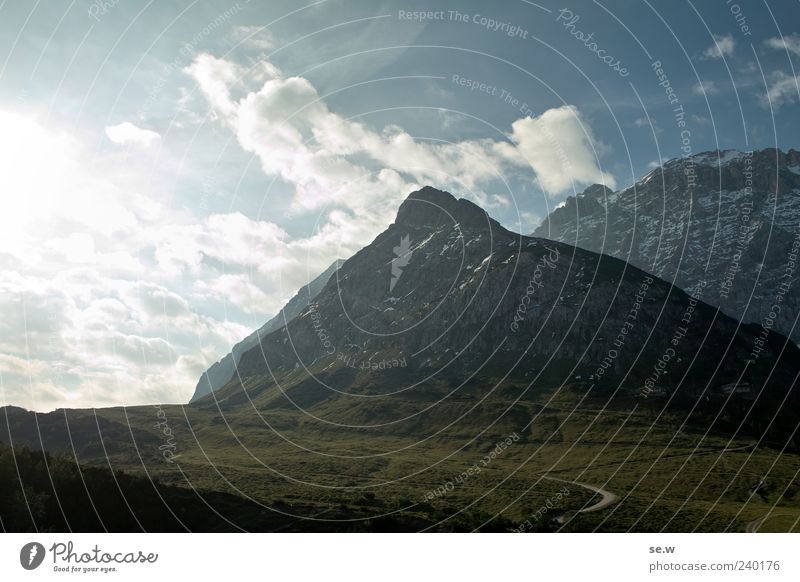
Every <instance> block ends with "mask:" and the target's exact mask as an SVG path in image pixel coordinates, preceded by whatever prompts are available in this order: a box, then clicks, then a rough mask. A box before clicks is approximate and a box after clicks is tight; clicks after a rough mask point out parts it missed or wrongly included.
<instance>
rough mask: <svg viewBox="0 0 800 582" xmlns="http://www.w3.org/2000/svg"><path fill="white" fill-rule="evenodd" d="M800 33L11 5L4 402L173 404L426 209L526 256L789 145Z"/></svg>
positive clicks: (0, 111) (518, 6) (409, 13)
mask: <svg viewBox="0 0 800 582" xmlns="http://www.w3.org/2000/svg"><path fill="white" fill-rule="evenodd" d="M798 16H800V5H798V4H797V3H795V2H769V3H764V2H732V1H731V2H725V1H723V0H721V1H719V2H702V3H700V2H696V3H690V2H680V1H678V2H672V1H670V2H665V1H662V2H652V1H651V2H644V1H643V2H578V1H572V2H568V3H563V4H562V3H559V4H556V3H553V2H550V1H548V0H543V1H542V2H538V3H533V2H526V1H523V0H520V1H509V2H504V3H502V4H500V3H493V4H490V3H487V2H463V1H460V2H455V1H450V2H419V1H418V2H405V1H401V2H367V1H366V0H365V1H356V0H353V1H336V0H331V1H327V2H316V3H308V4H300V3H296V2H277V1H271V2H246V1H244V0H240V2H238V3H231V2H208V1H204V2H195V3H192V2H169V3H165V2H161V3H156V2H150V3H147V2H134V1H128V0H119V1H117V2H114V1H112V0H108V1H106V2H100V1H97V2H87V1H76V2H72V3H70V4H68V3H63V2H55V1H43V2H38V3H28V2H7V3H5V4H3V7H2V8H1V9H0V56H3V58H4V60H3V61H2V64H0V67H1V68H0V120H2V127H3V131H2V132H1V133H2V136H0V154H2V155H0V181H2V182H3V183H2V185H3V188H2V192H3V194H2V199H1V200H2V202H0V232H2V234H0V290H1V292H0V314H2V317H1V318H0V320H2V323H0V381H1V383H2V386H0V388H1V390H0V401H2V402H3V403H10V404H18V405H22V406H26V407H30V408H35V409H39V410H47V409H52V408H54V407H58V406H95V405H97V406H105V405H111V404H140V403H147V402H180V401H185V400H187V399H188V397H189V396H190V395H191V393H192V389H193V387H194V383H195V382H196V380H197V377H198V376H199V374H200V373H201V372H202V371H203V370H204V369H205V368H206V367H207V366H208V365H209V364H210V363H212V362H213V361H215V360H216V359H218V358H219V357H221V356H222V355H224V353H226V352H227V351H228V350H229V348H230V347H231V345H232V344H233V343H234V342H236V341H238V340H239V339H241V338H242V337H244V336H245V335H247V334H248V333H249V332H250V330H252V329H253V328H255V327H257V326H259V325H260V324H262V323H263V322H264V321H265V320H266V319H268V318H269V317H270V316H271V315H272V314H274V313H275V312H276V311H277V310H278V309H279V308H280V307H281V305H282V303H283V302H284V301H285V300H286V299H287V298H288V297H290V296H291V295H292V294H293V293H294V292H295V290H296V289H297V288H298V287H299V286H300V285H302V284H304V283H305V282H306V281H307V280H308V279H309V278H310V277H314V276H315V275H316V274H317V273H318V272H320V271H322V270H323V269H324V268H325V267H327V265H328V264H330V262H332V261H333V260H334V259H335V258H337V257H347V256H349V255H350V254H352V252H354V251H355V250H357V249H358V248H360V247H361V246H363V245H364V244H367V243H368V242H369V241H370V240H372V238H374V236H375V235H377V234H378V233H379V232H380V231H382V230H383V229H384V228H385V227H386V226H387V225H388V224H389V223H391V221H392V219H393V217H394V213H395V211H396V208H397V206H398V205H399V203H400V202H401V201H402V199H403V198H404V197H405V195H407V194H408V193H409V192H410V191H411V190H413V189H414V188H416V187H417V186H418V185H422V184H433V185H435V186H438V187H440V188H444V189H447V190H449V191H451V192H453V193H454V194H456V195H458V196H464V197H468V198H470V199H472V200H474V201H476V202H478V203H479V204H481V205H482V206H484V207H485V208H486V209H487V210H488V211H489V212H490V213H491V214H492V215H493V216H495V217H496V218H498V219H499V220H500V221H501V222H502V223H503V224H504V225H505V226H507V227H508V228H510V229H512V230H516V231H522V232H530V231H531V230H533V229H534V228H535V227H536V226H537V225H538V223H539V221H540V220H541V219H542V218H543V217H545V216H546V215H547V213H548V211H549V210H550V209H552V208H553V206H554V205H556V204H558V203H559V202H561V201H563V200H564V198H566V197H567V196H568V195H571V194H573V193H574V192H576V191H580V190H582V189H583V188H584V187H586V186H587V185H590V184H591V183H594V182H598V181H605V182H606V183H607V184H608V185H610V186H614V187H616V188H620V187H625V186H627V185H629V184H631V183H632V182H633V181H634V180H635V179H637V178H639V177H641V176H642V175H643V174H645V173H646V172H647V171H649V169H651V168H652V166H653V165H654V164H657V163H659V160H665V159H669V158H672V157H676V156H680V155H683V154H684V153H686V152H691V153H698V152H701V151H706V150H711V149H716V148H721V149H726V148H735V149H740V150H745V149H756V148H765V147H780V148H781V149H784V150H785V149H788V148H791V147H796V146H797V145H798V144H797V138H796V136H795V134H796V132H797V127H798V126H800V124H798V100H800V90H798V82H797V78H796V74H797V73H796V69H795V66H796V65H797V64H798V59H799V58H800V34H798V30H797V23H798V22H800V18H798ZM670 100H671V101H672V102H670ZM676 109H678V110H679V111H681V112H682V113H677V112H676ZM682 147H683V148H685V149H684V150H682Z"/></svg>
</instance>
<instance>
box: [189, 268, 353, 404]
mask: <svg viewBox="0 0 800 582" xmlns="http://www.w3.org/2000/svg"><path fill="white" fill-rule="evenodd" d="M341 263H342V261H341V260H336V261H334V262H333V264H331V266H330V267H328V268H327V269H325V271H323V272H322V273H321V274H320V275H318V276H317V277H316V278H315V279H314V280H313V281H311V282H310V283H309V284H308V285H305V286H304V287H301V288H300V290H299V291H298V292H297V294H296V295H295V296H294V297H292V298H291V299H290V300H289V302H288V303H287V304H286V305H285V306H284V307H283V309H281V310H280V312H279V313H278V315H276V316H275V317H273V318H272V319H270V320H269V321H268V322H267V323H265V324H264V325H263V326H261V327H260V328H258V329H257V330H256V331H254V332H253V333H251V334H250V335H249V336H247V337H246V338H244V339H243V340H242V341H240V342H239V343H238V344H236V345H235V346H233V349H232V350H231V352H230V353H229V354H227V355H226V356H225V357H224V358H222V359H221V360H220V361H219V362H216V363H214V364H213V365H212V366H211V367H210V368H209V369H208V370H206V371H205V372H203V375H202V376H200V380H198V382H197V387H196V388H195V389H194V394H193V395H192V398H191V400H190V401H189V402H194V401H196V400H198V399H200V398H202V397H203V396H207V395H208V394H210V393H211V392H213V391H214V390H216V389H217V388H220V387H221V386H224V385H225V384H227V383H228V382H229V381H230V380H231V378H233V377H234V375H235V374H236V365H237V364H238V363H239V359H240V358H241V357H242V354H243V353H245V352H246V351H247V350H249V349H251V348H253V347H255V346H257V345H258V343H259V341H260V340H261V338H264V337H266V336H267V334H269V333H271V332H273V331H275V330H276V329H280V328H281V327H283V326H284V325H286V324H287V323H288V322H289V321H291V320H292V319H293V318H294V317H295V316H296V315H297V314H298V313H300V311H302V310H303V308H304V307H306V306H307V305H308V304H309V303H310V302H311V300H312V299H314V297H316V296H317V294H318V293H319V292H320V291H321V290H322V288H323V287H324V286H325V283H327V282H328V279H330V278H331V275H333V273H335V272H336V269H338V268H339V265H340V264H341Z"/></svg>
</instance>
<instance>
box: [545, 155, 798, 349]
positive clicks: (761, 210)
mask: <svg viewBox="0 0 800 582" xmlns="http://www.w3.org/2000/svg"><path fill="white" fill-rule="evenodd" d="M533 236H537V237H546V238H550V239H553V240H558V241H561V242H565V243H568V244H572V245H576V246H578V247H581V248H584V249H588V250H591V251H595V252H602V253H605V254H608V255H611V256H614V257H618V258H621V259H624V260H627V261H629V262H630V263H632V264H633V265H636V266H638V267H640V268H642V269H645V270H648V271H650V272H653V273H655V274H656V275H658V276H660V277H662V278H664V279H667V280H670V281H672V280H673V279H674V280H675V284H676V285H678V286H679V287H682V288H686V289H688V288H694V287H695V286H697V285H698V284H699V283H701V282H705V285H704V291H703V294H702V299H703V301H705V302H706V303H709V304H711V305H714V306H719V307H720V309H722V310H723V311H724V312H725V313H726V314H728V315H730V316H732V317H734V318H736V319H740V320H742V321H745V322H751V323H758V324H764V325H765V326H767V327H769V326H771V325H772V326H774V329H775V330H776V331H778V332H779V333H782V334H784V335H789V336H791V338H792V339H793V340H794V341H795V342H796V343H798V342H800V327H795V324H794V322H795V319H796V318H797V315H798V309H800V294H799V293H797V290H796V286H797V276H798V270H797V267H796V266H795V265H796V261H797V257H798V251H799V250H800V152H797V151H795V150H789V152H788V153H784V152H781V151H779V150H774V149H766V150H762V151H756V152H752V154H750V153H741V152H737V151H733V150H728V151H722V152H707V153H704V154H698V155H695V156H692V157H690V158H686V159H676V160H671V161H669V162H667V163H666V164H664V166H663V167H661V168H657V169H655V170H653V171H652V172H650V173H649V174H648V175H647V176H645V177H644V178H643V179H642V180H640V181H638V182H637V183H636V184H635V185H634V186H631V187H630V188H627V189H625V190H622V191H621V192H616V193H615V192H612V191H611V190H608V189H606V188H605V187H603V186H600V185H595V186H592V187H590V188H588V189H587V190H586V191H585V192H583V193H582V194H579V195H578V196H577V197H570V198H568V199H567V200H566V203H565V204H564V205H563V206H562V207H560V208H558V209H556V210H555V211H553V212H552V213H551V214H550V216H549V217H547V219H545V221H544V222H543V223H542V224H541V226H539V228H537V229H536V231H535V232H534V233H533ZM775 305H778V310H774V309H773V307H774V306H775ZM773 311H776V316H772V315H770V313H771V312H773Z"/></svg>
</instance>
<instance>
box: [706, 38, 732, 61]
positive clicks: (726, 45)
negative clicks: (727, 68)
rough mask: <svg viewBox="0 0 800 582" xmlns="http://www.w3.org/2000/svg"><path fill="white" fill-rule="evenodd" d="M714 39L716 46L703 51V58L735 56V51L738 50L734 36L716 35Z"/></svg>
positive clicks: (713, 45)
mask: <svg viewBox="0 0 800 582" xmlns="http://www.w3.org/2000/svg"><path fill="white" fill-rule="evenodd" d="M713 37H714V44H712V45H711V46H710V47H708V48H707V49H706V50H705V51H703V56H705V57H706V58H709V59H721V58H723V57H730V56H733V51H734V49H735V48H736V39H734V38H733V35H732V34H725V35H719V34H715V35H713Z"/></svg>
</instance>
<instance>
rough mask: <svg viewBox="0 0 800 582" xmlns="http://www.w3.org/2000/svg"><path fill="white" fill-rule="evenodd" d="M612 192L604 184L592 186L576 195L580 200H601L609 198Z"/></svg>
mask: <svg viewBox="0 0 800 582" xmlns="http://www.w3.org/2000/svg"><path fill="white" fill-rule="evenodd" d="M613 193H614V191H613V190H612V189H611V188H609V187H608V186H606V185H605V184H592V185H591V186H589V187H588V188H586V190H584V191H583V192H581V193H580V194H578V197H580V198H599V199H601V200H603V199H605V198H607V197H609V196H611V195H612V194H613Z"/></svg>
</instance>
